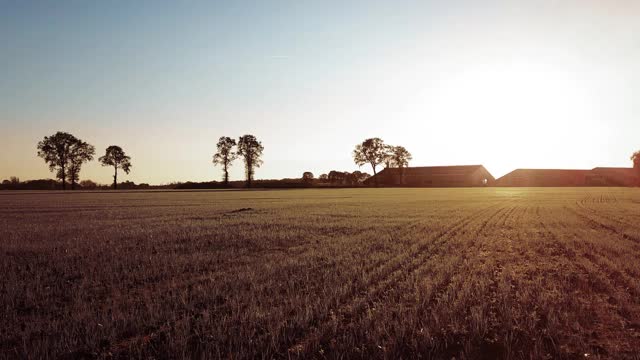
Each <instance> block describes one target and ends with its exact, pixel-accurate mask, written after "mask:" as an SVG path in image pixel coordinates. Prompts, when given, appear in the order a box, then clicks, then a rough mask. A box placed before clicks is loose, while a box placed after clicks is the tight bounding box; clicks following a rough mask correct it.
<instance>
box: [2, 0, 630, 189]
mask: <svg viewBox="0 0 640 360" xmlns="http://www.w3.org/2000/svg"><path fill="white" fill-rule="evenodd" d="M0 10H1V11H0V44H2V49H3V50H2V51H3V56H2V57H0V68H2V69H4V70H3V72H2V73H0V125H1V127H2V129H3V131H2V134H1V135H0V140H1V141H2V144H3V145H4V151H3V152H1V153H0V180H1V179H5V178H8V177H10V176H18V177H20V178H21V179H22V180H27V179H38V178H52V177H53V176H54V174H53V173H50V172H49V171H48V168H47V166H46V164H45V163H44V162H43V161H42V160H41V159H40V158H38V157H37V156H36V144H37V142H38V141H40V140H41V139H42V138H43V137H44V136H48V135H51V134H53V133H55V132H56V131H67V132H70V133H72V134H74V135H76V136H77V137H79V138H81V139H83V140H85V141H87V142H89V143H91V144H93V145H95V146H96V149H97V152H98V154H97V156H96V158H97V157H98V156H100V155H102V153H103V152H104V149H105V148H106V147H107V146H109V145H120V146H122V147H123V149H124V150H125V151H126V152H127V153H128V154H129V155H131V156H132V163H133V169H132V172H131V174H130V175H129V176H123V177H122V179H121V180H122V181H125V180H132V181H135V182H136V183H140V182H146V183H152V184H163V183H165V184H166V183H169V182H172V181H209V180H219V179H220V178H221V174H222V170H221V168H220V167H214V166H213V164H211V157H212V155H213V153H214V151H215V144H216V142H217V139H218V138H219V137H220V136H232V137H235V138H237V137H238V136H240V135H243V134H246V133H249V134H253V135H255V136H256V137H257V138H258V139H259V140H261V141H262V143H263V145H264V146H265V151H264V159H263V160H264V165H263V166H262V167H261V168H259V169H257V171H256V178H285V177H300V176H301V175H302V173H303V172H304V171H312V172H313V173H314V174H315V175H316V176H318V175H320V174H322V173H327V172H329V171H330V170H334V169H335V170H341V171H354V170H357V169H358V167H357V166H356V165H354V163H353V160H352V158H351V153H352V150H353V148H354V147H355V145H356V144H357V143H359V142H361V141H362V140H364V139H365V138H367V137H374V136H377V137H381V138H382V139H383V140H385V142H386V143H389V144H393V145H403V146H405V147H406V148H407V149H408V150H409V151H410V152H411V153H412V154H413V161H412V162H411V163H410V166H436V165H471V164H482V165H484V166H485V167H486V168H487V169H488V170H489V171H490V172H491V173H492V174H493V175H494V176H495V177H499V176H501V175H504V174H505V173H508V172H510V171H512V170H514V169H516V168H574V169H575V168H584V169H590V168H593V167H596V166H624V167H629V166H631V162H630V160H629V157H630V155H631V154H632V153H633V152H634V151H636V150H639V149H640V139H638V137H637V134H638V133H640V121H639V120H638V119H639V118H640V102H639V101H638V97H637V94H640V44H638V42H637V36H636V35H637V34H638V33H640V22H638V21H637V19H638V17H640V3H637V2H632V1H627V0H613V1H607V2H601V1H591V0H586V1H577V0H575V1H574V0H568V1H563V2H557V1H544V0H543V1H510V2H503V1H489V2H485V3H483V4H478V3H477V2H472V1H453V2H448V3H446V4H443V3H441V2H435V1H434V2H429V1H426V2H413V1H393V2H392V1H387V2H385V1H366V2H365V1H362V2H359V1H354V2H349V3H348V4H344V3H343V2H315V3H314V2H309V3H304V4H303V3H300V2H296V1H276V2H272V3H267V2H257V1H254V2H251V1H247V2H238V3H235V4H226V5H224V4H221V3H215V2H208V1H206V2H205V1H203V2H199V1H194V2H190V3H188V4H183V3H180V4H176V3H171V2H166V3H165V2H146V1H140V2H135V3H130V2H126V1H121V2H120V1H116V2H109V3H78V2H73V1H61V2H57V3H56V4H55V5H53V4H49V3H44V2H43V3H39V2H36V1H23V2H10V3H3V4H2V5H0ZM360 170H361V171H366V172H368V173H371V172H372V171H371V169H370V168H369V167H362V168H361V169H360ZM231 178H232V180H241V179H242V178H243V164H242V162H241V161H240V160H238V161H236V162H235V163H234V166H233V168H232V172H231ZM81 179H92V180H95V181H98V182H100V183H109V182H110V179H111V172H110V170H109V169H107V168H102V167H101V166H100V165H99V164H98V163H97V161H93V162H92V163H90V164H87V165H85V166H84V167H83V171H82V173H81Z"/></svg>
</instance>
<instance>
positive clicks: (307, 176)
mask: <svg viewBox="0 0 640 360" xmlns="http://www.w3.org/2000/svg"><path fill="white" fill-rule="evenodd" d="M302 182H303V183H305V184H307V185H311V184H312V183H313V173H312V172H310V171H305V172H304V173H303V174H302Z"/></svg>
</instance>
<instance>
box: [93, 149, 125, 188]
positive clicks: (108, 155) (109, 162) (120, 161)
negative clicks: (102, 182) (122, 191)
mask: <svg viewBox="0 0 640 360" xmlns="http://www.w3.org/2000/svg"><path fill="white" fill-rule="evenodd" d="M98 160H99V161H100V163H101V164H102V166H113V170H114V173H113V189H114V190H115V189H117V188H118V169H122V171H124V172H125V173H126V174H128V173H129V171H131V157H129V156H127V155H126V154H125V153H124V151H123V150H122V148H121V147H120V146H116V145H111V146H109V147H108V148H107V150H106V151H105V154H104V156H101V157H100V159H98Z"/></svg>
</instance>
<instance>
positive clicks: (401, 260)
mask: <svg viewBox="0 0 640 360" xmlns="http://www.w3.org/2000/svg"><path fill="white" fill-rule="evenodd" d="M500 205H501V204H496V205H494V206H491V207H489V208H495V207H497V210H495V211H493V212H492V213H490V215H489V216H488V217H487V219H486V220H485V221H484V222H483V223H481V228H482V227H484V226H486V224H487V223H488V222H489V221H490V220H491V219H492V218H493V217H495V216H496V215H498V214H499V213H501V212H503V211H505V209H504V207H501V206H500ZM489 208H486V209H483V210H481V211H478V212H477V213H474V214H472V215H471V216H469V217H467V218H465V219H463V220H462V221H460V222H458V223H456V224H454V225H453V226H451V227H449V228H447V229H446V230H444V231H442V232H440V233H439V234H437V236H435V237H434V238H431V239H428V240H427V241H425V242H421V243H419V244H418V246H416V247H414V248H413V249H411V250H410V251H409V252H408V253H407V254H401V255H398V256H397V257H395V258H394V259H392V260H391V261H390V262H388V263H387V264H385V265H384V266H383V269H382V270H381V271H380V272H379V273H380V274H381V275H380V277H378V278H375V279H374V280H373V281H372V282H370V283H367V284H366V288H364V289H362V290H361V292H360V293H359V294H355V296H353V297H350V298H349V299H346V301H341V303H340V305H339V306H338V308H336V309H335V310H332V311H330V312H329V314H325V316H323V317H322V318H321V319H319V321H318V322H319V324H320V325H318V326H315V327H314V328H312V329H311V330H310V331H309V332H307V333H306V334H304V335H303V336H302V337H301V338H299V339H295V341H294V342H293V343H294V345H293V346H289V347H288V349H289V350H288V351H289V353H292V354H303V353H305V350H306V349H307V347H308V346H309V343H310V342H312V341H314V340H317V338H318V337H321V336H322V334H323V333H326V332H327V331H328V330H329V328H330V327H331V326H332V321H331V319H332V318H339V319H345V321H353V319H354V318H357V317H359V316H360V315H361V314H362V313H363V311H364V310H366V309H367V307H368V306H371V304H373V303H374V302H375V301H376V300H377V299H378V298H379V297H380V295H381V294H382V293H384V292H385V291H387V290H389V289H390V288H391V287H393V286H394V285H395V284H398V283H399V282H402V281H403V280H404V279H406V278H407V277H409V276H410V275H411V274H413V273H416V272H419V271H420V269H421V268H423V267H424V266H425V265H426V263H427V261H428V260H429V259H430V258H432V257H434V256H435V255H437V254H438V253H439V251H442V246H443V244H444V243H446V242H447V240H449V239H451V237H453V236H455V235H456V234H457V232H458V231H460V230H462V229H464V228H465V227H466V226H467V225H469V224H470V223H472V222H474V221H476V220H481V219H482V218H483V215H486V211H487V210H488V209H489ZM407 259H411V261H407Z"/></svg>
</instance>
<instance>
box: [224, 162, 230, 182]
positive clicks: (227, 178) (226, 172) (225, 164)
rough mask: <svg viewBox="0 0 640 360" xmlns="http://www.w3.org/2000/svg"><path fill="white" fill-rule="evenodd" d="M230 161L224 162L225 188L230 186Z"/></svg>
mask: <svg viewBox="0 0 640 360" xmlns="http://www.w3.org/2000/svg"><path fill="white" fill-rule="evenodd" d="M228 162H229V161H228V160H225V162H224V186H225V187H227V186H229V168H228V167H229V165H228Z"/></svg>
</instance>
